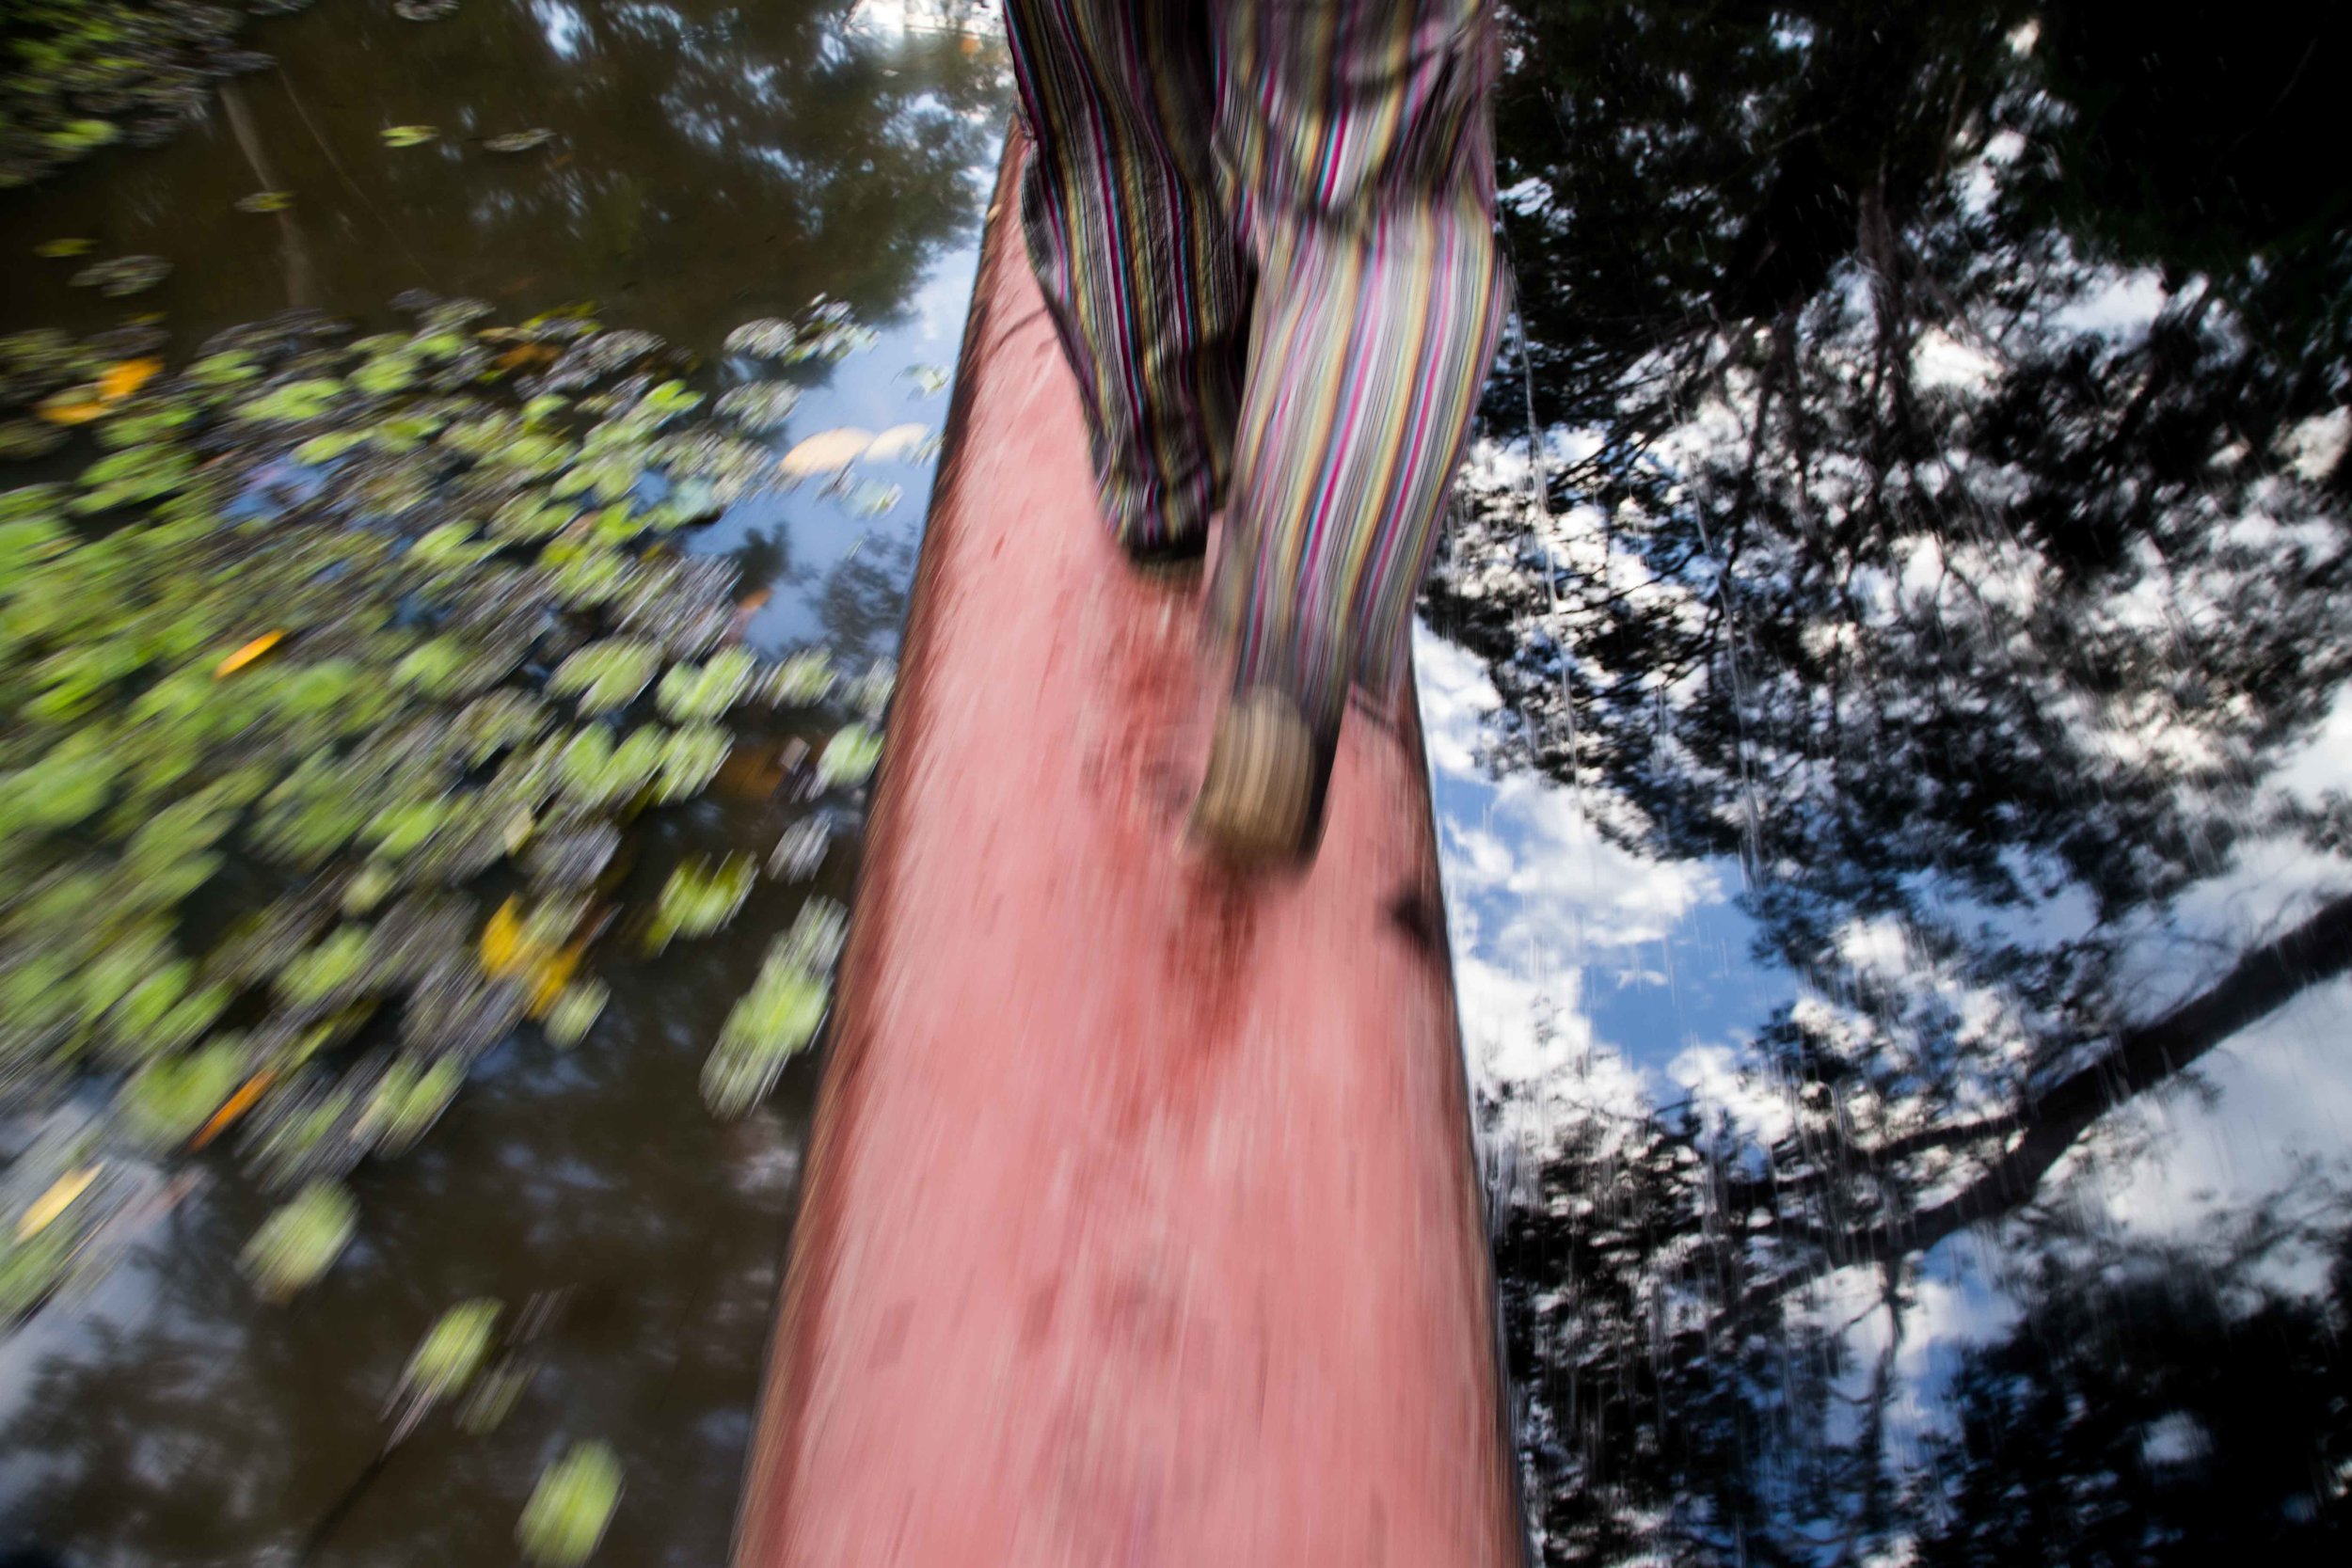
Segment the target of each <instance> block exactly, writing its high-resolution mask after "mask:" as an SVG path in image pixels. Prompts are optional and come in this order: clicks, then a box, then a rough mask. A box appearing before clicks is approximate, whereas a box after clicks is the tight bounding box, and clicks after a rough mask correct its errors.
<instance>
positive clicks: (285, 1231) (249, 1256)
mask: <svg viewBox="0 0 2352 1568" xmlns="http://www.w3.org/2000/svg"><path fill="white" fill-rule="evenodd" d="M358 1227H359V1206H358V1204H356V1203H354V1202H353V1201H352V1200H351V1195H350V1194H349V1193H346V1192H344V1191H343V1190H342V1188H341V1187H339V1186H337V1185H336V1184H335V1183H333V1182H331V1181H313V1182H311V1183H310V1185H308V1186H306V1187H304V1188H303V1189H302V1191H301V1192H299V1193H297V1194H295V1195H294V1200H293V1201H292V1202H290V1203H288V1204H286V1205H284V1206H283V1207H282V1208H280V1209H278V1211H277V1212H275V1213H273V1214H271V1215H270V1217H269V1218H268V1219H266V1220H263V1221H262V1227H261V1228H260V1229H259V1230H257V1231H255V1232H254V1233H253V1239H252V1240H251V1241H249V1242H247V1243H246V1247H245V1252H244V1255H243V1258H242V1261H243V1262H244V1265H245V1269H246V1273H247V1274H248V1275H251V1276H252V1278H253V1281H254V1283H255V1285H256V1286H257V1287H258V1288H259V1289H260V1290H261V1291H262V1295H263V1296H264V1297H265V1298H267V1299H269V1300H272V1301H283V1300H285V1299H286V1298H287V1297H289V1296H291V1295H293V1294H294V1292H295V1291H300V1290H303V1289H304V1288H305V1287H307V1286H310V1285H311V1284H314V1283H316V1282H317V1281H318V1280H319V1279H320V1278H321V1277H322V1276H324V1275H326V1271H327V1270H328V1269H330V1268H332V1267H334V1265H335V1259H338V1258H340V1257H342V1251H343V1248H344V1247H345V1246H347V1245H349V1244H350V1242H351V1238H352V1235H353V1234H354V1233H355V1232H356V1231H357V1230H358Z"/></svg>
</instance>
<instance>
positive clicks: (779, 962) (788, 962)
mask: <svg viewBox="0 0 2352 1568" xmlns="http://www.w3.org/2000/svg"><path fill="white" fill-rule="evenodd" d="M843 926H844V920H843V916H842V912H841V909H840V906H838V905H836V904H834V903H833V902H832V901H831V900H830V899H825V898H811V899H809V900H808V902H807V903H805V904H803V906H802V907H801V912H800V915H799V917H798V918H796V919H795V920H794V921H793V923H792V927H791V929H790V930H788V931H787V932H785V934H784V935H782V936H780V937H778V938H777V939H776V940H775V942H773V943H771V945H770V947H769V949H768V957H767V958H766V959H765V960H764V961H763V962H762V963H761V965H760V969H759V977H758V979H756V980H755V981H754V982H753V984H752V989H751V990H749V991H748V992H746V993H745V994H744V996H743V998H742V1000H741V1001H739V1002H738V1003H736V1005H735V1009H734V1011H732V1012H730V1013H729V1014H728V1015H727V1022H726V1026H725V1027H724V1028H723V1029H722V1030H721V1031H720V1034H719V1044H718V1047H717V1048H716V1049H715V1050H713V1051H712V1052H711V1053H710V1058H709V1060H708V1061H707V1062H706V1063H705V1064H704V1066H703V1100H704V1101H705V1102H706V1103H707V1104H708V1105H709V1107H710V1109H711V1110H712V1112H713V1113H715V1114H716V1115H719V1116H722V1117H739V1116H742V1115H743V1114H744V1113H746V1112H747V1111H749V1110H751V1108H752V1107H753V1106H755V1105H756V1104H758V1103H759V1102H760V1101H761V1100H763V1099H765V1098H766V1096H767V1093H768V1091H769V1090H770V1089H771V1088H773V1087H774V1086H775V1082H776V1079H777V1078H778V1077H779V1076H781V1075H782V1073H783V1071H784V1068H785V1064H786V1063H787V1062H788V1061H790V1060H791V1059H792V1058H793V1057H794V1056H796V1055H798V1054H800V1053H801V1052H803V1051H804V1050H806V1049H807V1048H808V1046H809V1045H810V1043H811V1042H812V1041H814V1040H815V1039H816V1037H817V1030H818V1025H819V1024H821V1023H823V1022H824V1020H825V1009H826V1006H827V1005H828V1001H829V997H830V991H831V981H830V976H831V974H832V972H833V966H834V960H835V958H838V957H839V955H840V951H841V933H842V929H843Z"/></svg>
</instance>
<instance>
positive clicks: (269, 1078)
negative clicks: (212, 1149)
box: [188, 1068, 278, 1149]
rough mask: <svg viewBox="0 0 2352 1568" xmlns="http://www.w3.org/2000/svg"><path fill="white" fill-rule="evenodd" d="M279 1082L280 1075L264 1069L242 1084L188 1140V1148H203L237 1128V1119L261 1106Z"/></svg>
mask: <svg viewBox="0 0 2352 1568" xmlns="http://www.w3.org/2000/svg"><path fill="white" fill-rule="evenodd" d="M277 1081H278V1075H277V1074H276V1073H274V1072H272V1071H271V1070H270V1069H267V1068H263V1069H262V1070H261V1071H259V1072H257V1073H255V1074H254V1075H253V1076H252V1077H250V1078H248V1079H246V1081H245V1082H244V1083H243V1084H240V1085H238V1086H237V1092H236V1093H234V1094H232V1095H230V1097H229V1098H228V1099H227V1100H226V1101H222V1103H221V1107H220V1109H219V1110H217V1111H215V1112H214V1113H213V1114H212V1115H211V1116H210V1117H206V1118H205V1121H204V1125H203V1126H201V1127H199V1128H198V1129H197V1130H196V1135H195V1136H194V1137H192V1138H190V1139H189V1140H188V1147H189V1148H192V1149H197V1148H203V1147H204V1146H205V1145H206V1144H209V1143H211V1142H212V1141H213V1140H214V1139H215V1138H217V1137H219V1136H220V1135H221V1134H222V1133H223V1132H227V1131H229V1129H230V1128H231V1127H233V1126H235V1125H236V1123H237V1119H238V1118H239V1117H243V1116H244V1115H245V1114H246V1112H247V1111H250V1110H251V1109H253V1107H254V1106H255V1105H257V1104H259V1103H260V1102H261V1099H262V1096H263V1095H264V1094H267V1093H268V1092H269V1087H270V1085H272V1084H275V1083H276V1082H277Z"/></svg>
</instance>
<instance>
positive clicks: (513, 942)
mask: <svg viewBox="0 0 2352 1568" xmlns="http://www.w3.org/2000/svg"><path fill="white" fill-rule="evenodd" d="M528 946H529V943H527V942H524V941H523V916H522V900H520V899H518V898H509V899H508V900H507V901H506V902H505V903H503V904H501V905H500V906H499V907H498V912H497V913H496V914H494V915H492V916H491V917H490V923H489V924H488V925H486V926H485V927H482V969H483V973H484V974H487V975H489V976H490V978H491V979H493V980H502V979H504V978H505V977H506V976H507V975H509V974H513V973H514V972H515V971H516V970H517V969H520V968H522V967H523V966H524V965H525V964H527V963H529V962H530V961H531V955H530V954H529V952H528V951H526V949H527V948H528Z"/></svg>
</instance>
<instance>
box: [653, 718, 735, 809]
mask: <svg viewBox="0 0 2352 1568" xmlns="http://www.w3.org/2000/svg"><path fill="white" fill-rule="evenodd" d="M733 749H734V741H733V740H732V739H731V738H730V737H729V736H728V735H727V732H726V731H725V730H723V729H722V728H720V727H719V726H718V725H717V724H688V725H685V726H683V727H682V728H679V729H677V730H675V731H673V732H671V735H670V737H669V739H668V740H667V741H666V742H665V743H664V744H663V746H662V748H661V768H660V774H659V776H658V777H657V778H656V780H655V784H654V793H655V795H656V797H657V798H659V799H660V800H664V801H676V800H686V799H688V798H689V797H690V796H694V795H699V794H701V793H702V791H703V788H704V786H705V785H707V784H709V783H710V781H711V779H712V778H713V777H714V776H716V775H717V773H718V771H719V769H720V768H721V767H723V765H724V764H725V762H726V760H727V753H728V752H730V751H732V750H733Z"/></svg>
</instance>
